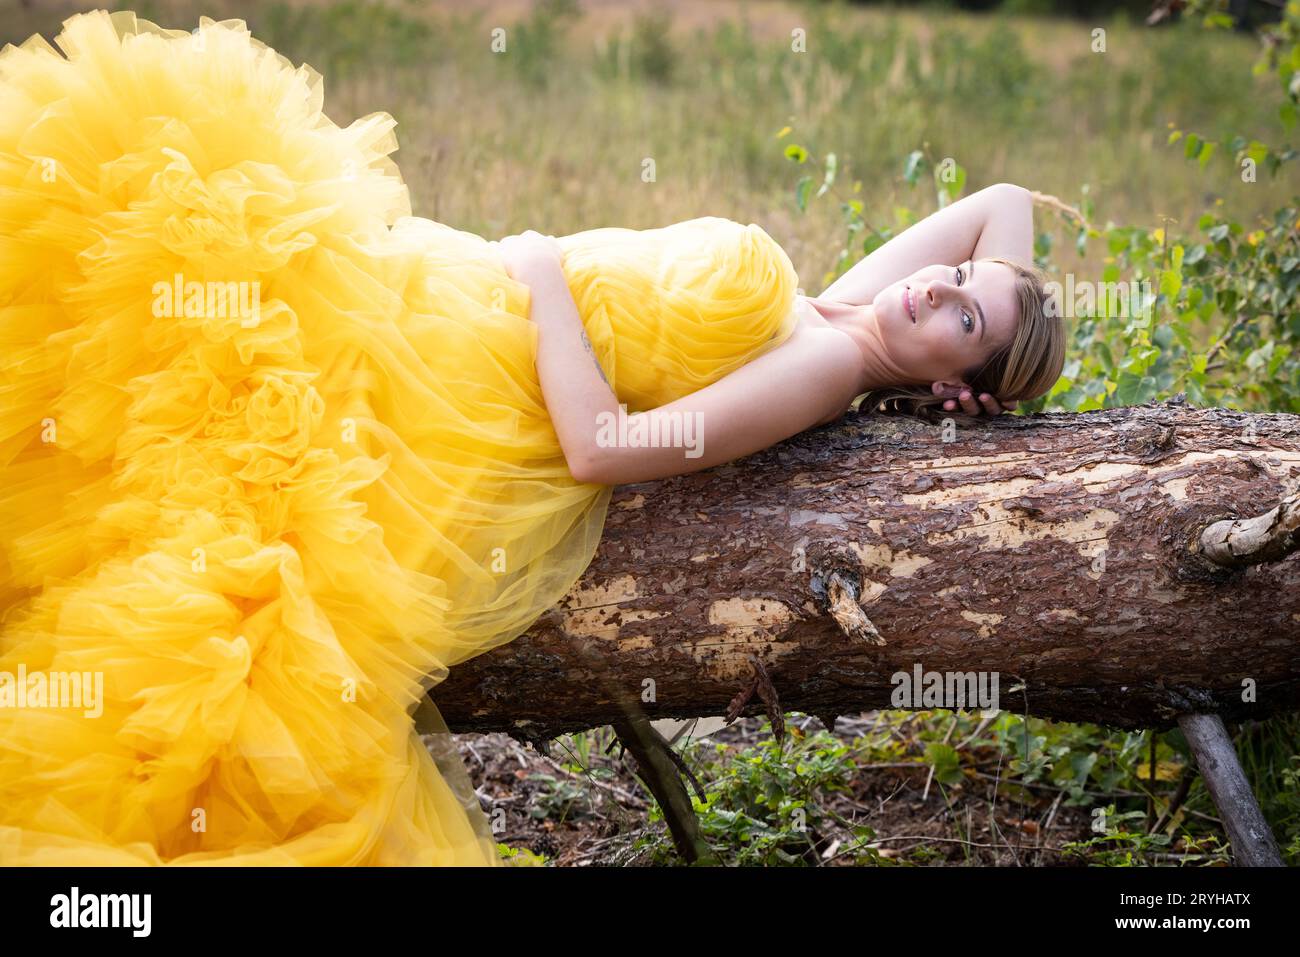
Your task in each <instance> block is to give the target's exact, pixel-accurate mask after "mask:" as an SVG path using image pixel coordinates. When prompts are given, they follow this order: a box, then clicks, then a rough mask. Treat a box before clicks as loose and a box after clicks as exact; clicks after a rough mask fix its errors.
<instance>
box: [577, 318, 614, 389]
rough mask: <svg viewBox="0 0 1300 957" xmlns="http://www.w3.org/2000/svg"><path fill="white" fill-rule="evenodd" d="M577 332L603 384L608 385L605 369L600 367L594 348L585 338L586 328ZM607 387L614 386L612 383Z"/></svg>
mask: <svg viewBox="0 0 1300 957" xmlns="http://www.w3.org/2000/svg"><path fill="white" fill-rule="evenodd" d="M579 332H580V333H581V334H582V344H583V346H584V347H585V348H586V350H587V354H588V355H590V356H591V361H592V362H594V363H596V371H597V372H599V373H600V380H601V381H602V382H604V383H605V385H609V379H607V378H605V370H604V369H602V368H601V367H600V360H599V359H597V358H596V350H595V349H593V348H592V345H591V340H590V339H588V338H587V330H586V329H585V328H583V329H580V330H579ZM609 387H610V388H611V389H612V388H614V387H613V386H612V385H610V386H609Z"/></svg>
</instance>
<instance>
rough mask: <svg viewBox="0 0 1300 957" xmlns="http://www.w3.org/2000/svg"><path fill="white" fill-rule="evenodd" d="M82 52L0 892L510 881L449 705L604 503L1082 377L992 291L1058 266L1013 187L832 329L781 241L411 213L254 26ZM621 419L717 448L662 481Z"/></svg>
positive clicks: (95, 30) (81, 38)
mask: <svg viewBox="0 0 1300 957" xmlns="http://www.w3.org/2000/svg"><path fill="white" fill-rule="evenodd" d="M57 42H58V44H59V46H60V48H61V49H62V50H63V51H64V53H65V54H66V58H65V56H64V55H61V54H60V53H59V52H58V51H57V50H55V49H54V48H53V47H51V46H50V45H49V44H48V43H46V42H45V41H44V40H42V39H41V38H40V37H33V38H31V39H30V40H29V41H27V42H26V43H24V44H23V45H22V46H21V47H19V48H15V47H7V48H6V49H5V50H4V51H3V52H0V340H3V342H4V345H5V348H4V350H2V351H0V393H2V394H3V402H0V611H2V613H3V616H2V618H0V864H45V865H57V864H65V865H83V864H107V865H118V864H141V863H144V864H196V863H197V864H208V863H220V864H480V865H490V864H494V863H497V860H498V858H497V853H496V847H495V833H494V832H493V830H492V829H491V828H490V827H489V826H488V822H487V820H486V818H485V817H484V814H483V811H482V810H481V809H480V807H479V804H478V801H477V798H476V797H475V796H474V795H473V792H472V790H470V789H469V788H468V787H467V786H466V785H467V781H466V779H465V775H464V771H463V768H461V767H460V765H459V761H458V759H457V758H456V756H455V754H454V752H453V753H448V751H447V750H446V748H445V744H446V741H445V738H444V737H443V735H442V734H441V732H442V731H443V730H445V729H444V728H443V727H442V725H441V723H440V719H439V717H438V714H437V710H436V708H435V707H433V705H432V704H431V703H430V701H429V699H428V697H427V693H428V692H429V690H430V689H431V688H433V687H434V686H435V685H437V684H438V683H439V682H440V681H441V680H442V679H443V678H445V677H446V675H447V673H448V670H449V669H450V668H451V667H454V666H455V665H456V664H458V663H460V662H462V661H464V660H466V659H467V658H470V657H473V656H475V655H478V654H482V653H483V652H485V651H487V650H489V649H491V648H494V647H496V646H498V645H501V644H504V643H505V642H508V641H511V640H512V639H513V638H515V637H517V636H518V635H519V634H521V633H522V632H523V631H524V630H525V629H527V628H528V627H529V625H531V624H532V623H533V622H534V621H535V620H536V619H537V618H538V616H539V615H541V614H542V613H543V612H544V611H546V610H547V609H548V608H551V607H552V606H554V605H555V604H556V603H557V602H558V601H559V600H560V599H561V598H562V597H563V596H564V595H565V593H566V592H567V591H568V590H569V589H570V588H571V586H572V585H573V584H574V583H575V582H576V581H577V579H578V578H579V577H580V576H581V574H582V572H583V570H584V569H585V568H586V567H587V565H588V563H589V562H590V560H591V558H592V556H593V554H594V552H595V549H596V545H597V543H598V542H599V539H600V533H601V530H602V527H603V523H604V517H605V510H606V507H607V505H608V503H609V498H610V492H611V487H612V484H614V483H617V482H625V481H629V480H636V479H646V478H652V477H655V476H659V475H671V474H677V473H678V472H681V471H690V470H692V469H694V468H700V467H706V466H707V465H709V464H714V463H716V462H720V461H725V460H727V459H729V458H734V457H736V456H738V455H743V454H745V453H746V452H748V451H752V450H754V449H756V448H760V447H762V446H764V445H767V444H771V443H772V442H775V441H778V440H779V439H781V438H783V437H785V436H787V435H790V434H792V433H794V432H797V431H798V430H799V429H802V428H806V427H808V426H810V425H813V424H815V423H817V422H819V421H827V420H829V419H830V418H831V417H832V416H833V415H834V414H838V413H840V412H843V411H844V409H845V407H846V405H847V402H848V400H849V399H850V398H851V397H852V396H853V395H854V394H856V393H858V392H861V391H863V390H864V389H865V390H877V389H879V387H881V386H884V385H886V384H894V383H928V384H930V387H931V388H933V387H934V386H933V383H936V382H937V383H939V387H940V389H942V388H948V387H951V386H955V385H957V380H958V378H959V377H960V374H961V373H964V372H967V371H970V370H974V369H977V368H978V367H979V366H980V364H981V363H982V362H984V360H985V359H986V358H987V357H988V356H989V355H993V354H994V352H995V351H996V350H997V348H998V347H999V346H1000V345H1003V344H1005V341H1007V340H1008V338H1010V341H1011V343H1012V344H1011V351H1010V353H1009V354H1008V357H1007V358H1006V359H1005V360H1002V359H997V358H995V359H993V360H991V361H990V363H989V365H988V368H987V369H986V370H985V372H984V373H983V374H981V375H977V376H975V377H973V378H972V379H971V380H970V383H969V384H970V385H972V386H974V387H975V388H976V389H979V390H983V391H987V392H989V393H990V394H993V395H997V396H999V397H1000V398H1002V399H1005V400H1008V401H1009V400H1013V399H1017V398H1024V397H1028V396H1032V395H1036V394H1040V393H1041V392H1042V391H1045V390H1046V388H1047V387H1048V386H1050V384H1051V382H1052V380H1053V379H1054V378H1055V376H1056V372H1057V370H1059V367H1060V362H1059V350H1058V349H1057V344H1059V339H1058V338H1053V337H1052V336H1051V335H1048V336H1047V337H1046V338H1045V339H1044V338H1043V334H1042V332H1041V331H1032V330H1038V329H1039V326H1038V325H1037V320H1036V319H1035V318H1033V316H1034V315H1035V314H1034V313H1033V310H1029V311H1028V312H1025V315H1029V316H1030V319H1029V320H1028V324H1027V325H1026V324H1025V322H1026V320H1025V319H1024V315H1020V314H1018V313H1016V312H1015V308H1016V304H1017V302H1018V301H1019V300H1018V299H1017V298H1016V296H1017V295H1018V294H1019V293H1018V292H1017V290H1021V291H1023V290H1024V289H1025V288H1026V287H1025V286H1024V282H1023V280H1021V279H1015V280H1012V279H1011V278H1010V277H1011V276H1012V272H1009V271H1008V270H1012V269H1013V267H1010V266H1007V265H1006V264H999V263H996V262H994V261H992V260H989V259H986V258H982V257H986V256H989V255H995V254H1011V255H1020V256H1027V253H1028V235H1029V234H1028V228H1029V213H1028V206H1027V205H1024V204H1023V202H1021V201H1022V200H1023V196H1022V195H1021V194H1020V193H1019V192H1017V191H1015V190H1012V189H1010V188H998V189H996V190H993V191H991V192H990V191H986V192H985V193H982V194H979V195H978V196H974V197H971V199H970V200H965V201H963V202H962V203H959V204H954V206H953V207H952V208H951V209H949V210H945V211H944V212H943V213H941V214H939V215H938V216H937V217H935V218H934V220H932V221H927V223H925V224H921V225H920V226H917V227H914V228H913V229H911V230H909V231H908V232H907V233H906V234H904V235H903V236H900V237H899V238H898V239H896V240H894V241H893V242H891V243H890V245H889V246H888V248H887V249H882V250H881V251H879V252H878V253H877V254H875V255H874V256H873V257H872V258H871V259H870V260H869V261H868V262H867V263H865V264H864V265H863V266H861V267H859V268H856V269H855V270H854V271H853V272H851V273H850V274H849V275H847V276H846V277H844V279H842V280H841V281H840V282H839V283H837V284H836V285H835V286H832V287H831V289H830V290H827V293H826V294H825V296H824V297H823V298H820V299H817V300H809V301H807V302H806V303H805V304H804V305H802V306H800V309H802V310H803V312H801V313H800V312H796V311H795V304H796V297H795V285H796V283H795V279H796V277H795V274H794V270H793V268H792V266H791V264H790V261H789V258H788V257H787V256H786V255H785V253H784V252H783V251H782V250H781V249H780V247H779V246H777V245H776V243H775V242H773V241H772V239H771V238H770V237H769V236H767V234H766V233H764V232H763V231H762V230H761V229H759V228H758V227H756V226H752V225H751V226H743V225H741V224H738V223H733V222H730V221H728V220H723V219H718V218H712V217H706V218H702V219H698V220H690V221H687V222H684V223H677V224H673V225H672V226H667V227H663V228H660V229H653V230H627V229H617V228H604V229H594V230H587V231H585V232H582V233H578V234H575V235H573V236H567V237H563V238H562V239H560V240H556V241H550V240H541V239H538V238H537V237H519V238H512V239H510V240H507V241H505V242H503V243H500V244H494V243H490V242H488V241H487V240H485V239H483V238H482V237H479V236H476V235H474V234H471V233H467V232H463V231H459V230H455V229H452V228H450V227H447V226H445V225H443V224H440V223H435V222H431V221H429V220H425V219H420V218H418V217H412V216H410V215H409V213H410V205H409V196H408V194H407V191H406V187H405V185H404V184H403V183H402V181H401V178H400V176H399V175H398V172H397V168H396V166H395V164H394V163H393V162H392V161H391V160H390V159H389V158H388V154H389V153H391V152H392V151H393V150H394V149H395V148H396V141H395V138H394V137H393V135H392V132H391V131H392V127H393V126H394V122H393V120H392V118H391V117H390V116H387V115H386V114H373V115H371V116H368V117H363V118H362V119H360V120H358V121H356V122H355V123H353V124H352V125H351V126H349V127H347V128H344V129H341V128H339V127H338V126H336V125H335V124H333V123H332V122H330V121H329V120H328V118H327V117H325V116H324V114H323V113H322V111H321V104H322V99H323V95H322V89H321V81H320V77H319V76H318V75H316V74H315V73H314V72H312V71H311V70H310V69H309V68H306V67H302V68H297V69H296V68H294V67H293V66H292V64H290V63H288V61H286V60H284V59H283V58H282V57H280V56H279V55H278V54H276V53H275V52H274V51H272V50H270V49H268V48H266V47H265V46H264V45H262V44H260V43H259V42H258V41H256V40H255V39H253V38H252V37H251V36H250V35H249V34H248V32H247V30H246V28H245V27H244V24H243V23H242V22H240V21H225V22H222V23H214V22H212V21H211V20H208V19H206V18H205V19H204V20H202V21H201V24H200V27H199V29H198V30H196V31H195V32H194V33H193V34H191V33H189V32H186V31H176V30H162V29H160V28H158V27H157V26H155V25H153V24H150V23H148V22H146V21H141V20H138V19H137V18H136V17H135V16H134V15H133V14H130V13H116V14H112V15H109V14H108V13H106V12H103V11H96V12H95V13H90V14H85V15H80V16H76V17H73V18H71V19H69V20H68V21H66V22H65V24H64V30H63V32H62V33H61V34H60V35H59V37H58V38H57ZM995 200H998V201H997V202H995ZM1012 200H1015V201H1016V202H1018V203H1020V206H1019V212H1018V213H1016V214H1015V215H1008V216H1006V217H1005V218H1004V214H1003V213H1001V212H999V210H1000V209H1002V208H1004V207H1005V206H1006V205H1007V204H1010V203H1011V202H1012ZM931 222H935V223H938V224H939V225H938V226H931ZM559 252H562V254H563V259H562V261H561V260H560V258H559V256H558V254H557V253H559ZM971 259H974V260H975V261H974V262H970V260H971ZM933 260H937V261H939V262H941V263H945V264H948V265H950V266H952V267H957V266H961V267H962V269H963V271H962V272H961V273H960V274H959V273H957V272H956V271H954V273H953V275H952V278H951V281H949V279H948V276H947V269H948V266H942V267H940V266H927V265H926V264H927V263H930V262H931V261H933ZM561 267H562V268H561ZM922 267H924V268H922ZM507 268H508V270H509V272H507ZM899 277H906V280H905V281H904V282H903V283H901V284H900V283H899V282H898V279H899ZM904 297H905V298H904ZM837 299H838V300H842V302H841V303H839V304H837V302H836V300H837ZM904 302H905V303H906V304H907V307H906V315H905V314H904V311H903V309H904V307H903V303H904ZM1022 311H1023V310H1022ZM972 319H973V321H974V322H977V323H978V324H979V325H978V326H976V327H973V328H968V327H970V326H971V322H972ZM913 320H915V321H913ZM950 324H952V326H951V328H950ZM959 325H960V326H961V328H962V332H961V336H964V337H965V338H961V337H959V336H958V333H957V332H956V331H954V329H955V328H956V327H957V326H959ZM1026 329H1028V330H1031V332H1029V333H1027V332H1025V331H1024V330H1026ZM909 334H910V335H911V336H913V337H914V338H909ZM1043 342H1047V343H1048V346H1049V347H1048V348H1043V347H1042V346H1043ZM592 357H595V358H596V359H597V360H598V363H599V367H600V369H599V370H598V368H597V363H593V362H592V361H591V358H592ZM602 371H603V378H602ZM755 380H761V382H762V386H763V388H762V390H761V391H756V390H755V388H754V382H755ZM932 380H933V381H932ZM945 383H946V385H945ZM872 394H873V395H874V394H877V393H875V392H873V393H872ZM937 398H938V397H937ZM961 398H962V397H961V396H958V400H959V401H960V400H961ZM616 402H618V403H625V404H627V406H628V408H629V409H630V410H631V412H632V414H633V415H637V414H645V413H648V412H650V411H652V410H654V411H655V412H656V413H657V414H659V415H662V414H663V413H664V412H668V413H673V412H681V411H683V410H684V411H687V412H690V413H693V414H696V415H698V416H700V417H702V418H703V421H704V423H705V424H706V425H707V430H706V431H705V432H704V433H703V438H704V439H705V441H704V443H703V445H701V444H700V443H698V442H696V443H694V444H693V448H691V449H685V448H683V447H682V446H681V445H680V443H679V447H678V448H676V449H667V450H665V449H663V448H658V449H655V448H640V449H633V448H631V447H630V446H629V445H628V444H627V443H626V442H621V439H622V438H623V437H624V436H625V435H626V434H627V433H625V432H620V431H619V430H618V429H617V428H615V429H614V430H613V431H612V432H611V431H610V429H609V428H608V425H609V423H608V422H607V421H605V422H602V423H599V426H600V428H599V430H598V429H597V427H596V426H597V425H598V423H596V422H595V419H594V417H595V416H596V415H597V414H599V413H601V412H617V411H618V408H617V405H616V404H615V403H616ZM754 409H758V410H761V411H759V413H758V414H754ZM990 410H991V411H997V409H996V407H992V408H991V409H990ZM697 451H698V453H699V454H698V455H696V454H694V453H695V452H697ZM488 691H489V693H491V694H497V695H499V696H501V697H502V698H503V699H504V700H505V702H506V706H508V698H509V694H510V689H504V688H498V689H488ZM420 731H426V732H428V731H432V732H439V733H438V734H436V735H435V736H434V738H433V739H432V742H433V744H434V745H435V746H436V745H441V746H442V750H438V748H437V747H435V748H434V749H433V750H432V751H431V749H430V748H429V747H427V746H426V742H425V741H422V740H421V737H420V736H419V734H418V732H420ZM502 810H503V811H505V810H506V809H502ZM501 819H502V815H501V814H497V813H494V822H493V823H495V822H496V821H497V820H501ZM503 823H505V824H506V825H507V826H508V825H509V820H508V815H506V816H505V820H504V822H503Z"/></svg>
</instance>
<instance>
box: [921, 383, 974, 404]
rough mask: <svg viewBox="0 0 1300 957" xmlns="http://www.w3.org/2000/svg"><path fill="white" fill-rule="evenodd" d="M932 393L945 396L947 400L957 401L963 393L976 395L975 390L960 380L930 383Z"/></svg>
mask: <svg viewBox="0 0 1300 957" xmlns="http://www.w3.org/2000/svg"><path fill="white" fill-rule="evenodd" d="M930 391H931V392H933V393H934V394H935V395H940V396H943V397H944V398H945V399H955V398H957V397H958V396H959V395H961V394H962V392H970V393H972V394H974V391H975V390H974V389H972V388H971V387H970V386H968V385H967V384H966V383H965V382H962V381H961V380H960V379H942V380H940V381H937V382H932V383H930Z"/></svg>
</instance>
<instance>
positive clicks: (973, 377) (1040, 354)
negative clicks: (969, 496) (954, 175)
mask: <svg viewBox="0 0 1300 957" xmlns="http://www.w3.org/2000/svg"><path fill="white" fill-rule="evenodd" d="M1033 238H1034V236H1033V201H1032V198H1031V196H1030V194H1029V191H1028V190H1026V189H1024V188H1023V187H1020V186H1015V185H1012V184H1010V183H999V184H998V185H996V186H990V187H988V188H987V189H983V190H981V191H979V192H978V193H975V194H973V195H971V196H968V197H966V198H964V199H961V200H958V201H957V202H955V203H953V204H951V205H949V206H947V207H945V208H944V209H942V210H939V211H938V212H936V213H934V214H933V215H931V216H929V217H927V218H926V219H925V220H923V221H922V222H920V223H917V224H916V225H914V226H912V227H911V228H909V229H907V230H905V231H904V232H903V233H901V234H900V235H898V236H896V237H894V238H893V239H891V240H890V241H889V242H887V243H885V244H884V245H883V246H881V247H880V248H879V249H877V250H875V251H874V252H873V253H872V254H871V255H869V256H867V257H866V258H865V259H863V260H861V261H860V262H858V263H857V264H856V265H855V266H853V268H852V269H850V270H849V272H847V273H846V274H845V275H843V276H841V277H840V278H839V279H837V280H836V281H835V282H834V283H833V284H832V285H831V286H830V287H829V288H828V289H826V291H825V292H823V293H822V295H821V296H820V297H819V298H816V299H813V298H804V297H802V296H801V297H798V298H797V299H796V301H795V306H796V308H797V309H798V311H799V324H798V326H797V328H796V332H795V334H792V335H790V336H789V337H788V338H786V340H785V341H784V343H783V344H782V345H781V346H780V347H779V348H777V349H774V350H771V351H769V352H767V353H766V354H764V355H762V356H760V357H758V358H756V359H754V360H753V361H752V362H749V363H747V364H746V365H745V366H744V367H742V368H740V369H737V370H736V371H734V372H732V373H731V374H729V375H728V376H726V377H725V378H723V379H721V380H719V381H717V382H715V383H713V384H711V385H709V386H706V387H705V388H703V389H700V390H699V391H697V392H694V393H692V394H690V395H687V396H683V397H682V398H680V399H677V400H675V401H673V402H670V403H667V404H665V405H663V406H660V407H658V408H656V409H653V410H646V411H644V412H640V413H636V415H640V416H647V417H650V418H662V419H665V420H670V421H671V420H674V419H679V418H681V417H683V416H689V417H694V419H695V420H696V421H699V422H700V423H701V424H702V426H703V429H704V441H703V442H702V443H701V444H702V445H703V446H704V447H705V448H704V450H703V452H702V454H699V455H696V456H692V457H687V456H686V455H684V454H683V449H682V448H681V447H674V446H672V445H663V446H657V447H647V446H639V445H632V444H627V445H619V444H609V443H602V442H600V441H598V438H597V436H598V432H599V429H598V427H597V424H598V423H599V422H600V421H602V420H608V418H609V417H611V416H614V415H616V414H617V411H618V401H617V398H616V396H615V395H614V393H613V392H612V391H611V390H610V388H609V385H608V381H607V380H606V379H605V376H604V373H603V371H602V370H601V369H600V366H599V363H598V362H593V361H592V359H594V356H592V355H586V356H584V355H583V351H582V349H581V348H580V346H579V343H581V342H585V340H586V335H585V332H584V331H583V326H582V322H581V319H580V317H579V314H578V310H577V307H576V305H575V303H574V301H573V297H572V296H571V294H570V292H569V286H568V283H567V281H566V279H565V276H564V270H563V265H562V263H563V246H562V244H560V243H558V242H556V241H555V240H553V239H549V238H548V237H545V236H542V235H540V234H538V233H536V232H528V233H524V234H522V235H519V236H511V237H507V239H506V240H504V241H503V242H502V244H501V251H502V256H503V259H504V262H505V264H506V268H507V269H508V270H509V272H510V274H511V276H512V277H514V278H516V279H519V280H520V281H522V282H524V283H526V284H527V285H528V287H529V289H530V291H531V293H532V303H531V313H530V315H531V317H532V319H533V321H534V322H536V323H538V325H539V326H540V327H541V336H540V345H539V350H538V360H537V362H538V371H539V373H540V375H541V382H542V388H543V390H544V391H545V394H546V404H547V408H548V409H549V410H550V412H551V417H552V419H553V420H554V422H555V427H556V431H557V432H558V433H559V436H560V441H561V443H562V444H563V446H564V453H565V457H566V459H567V461H568V463H569V468H570V469H571V471H572V472H573V474H574V476H575V477H578V478H579V479H581V480H583V481H589V482H600V483H605V484H610V485H614V484H623V483H629V482H642V481H648V480H650V479H658V478H667V477H668V476H672V475H680V474H684V473H687V472H693V471H696V470H699V469H705V468H710V467H712V466H715V465H720V464H722V463H724V462H729V461H731V460H733V459H736V458H739V457H741V456H744V455H748V454H750V453H752V452H756V451H758V450H759V449H763V448H766V447H767V446H769V445H773V444H775V443H776V442H779V441H781V440H782V439H785V438H788V437H789V436H791V435H793V434H795V433H797V432H800V431H802V430H804V429H806V428H809V427H811V426H813V425H819V424H823V423H827V422H832V421H834V420H835V419H837V418H839V417H840V416H841V415H842V414H843V413H844V412H845V411H846V410H847V409H848V408H849V405H850V403H851V402H852V401H853V400H854V399H855V398H856V397H858V396H863V397H864V401H865V403H866V405H865V407H866V408H867V409H874V408H876V407H877V406H878V405H879V404H880V403H882V402H883V403H886V404H891V403H892V404H895V405H897V404H901V403H905V404H906V406H907V407H908V408H910V409H912V410H914V411H915V410H919V409H921V408H925V407H926V406H928V405H934V404H938V403H942V406H943V408H944V409H945V410H948V411H953V410H955V409H957V407H958V404H959V403H960V406H961V409H962V411H964V412H966V413H967V414H969V415H975V414H977V412H978V406H977V405H976V403H975V400H974V398H973V397H972V393H973V392H978V393H979V399H980V402H981V403H982V404H983V406H984V408H985V409H986V410H987V411H988V412H989V413H991V414H998V413H1000V412H1001V411H1002V409H1003V408H1011V409H1013V408H1015V407H1016V405H1017V401H1018V400H1019V399H1022V398H1023V399H1030V398H1036V397H1038V396H1041V395H1043V394H1045V393H1046V392H1047V391H1048V390H1049V389H1050V388H1051V387H1052V386H1053V385H1054V384H1055V383H1056V380H1057V378H1058V377H1059V376H1060V374H1061V368H1062V366H1063V364H1064V357H1065V332H1064V328H1063V326H1062V324H1061V322H1060V321H1059V320H1057V319H1054V318H1051V317H1049V316H1048V315H1047V313H1046V310H1045V308H1044V303H1045V296H1046V292H1045V289H1044V287H1043V279H1042V276H1041V273H1040V272H1039V271H1038V270H1036V269H1035V268H1033V267H1032V266H1029V267H1027V266H1025V265H1023V264H1025V263H1032V252H1033ZM587 352H588V353H590V350H589V349H588V350H587ZM1000 400H1001V401H1000ZM628 428H629V431H630V432H635V430H636V425H635V424H631V425H629V427H628ZM647 431H650V430H647ZM693 450H694V448H692V451H693Z"/></svg>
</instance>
